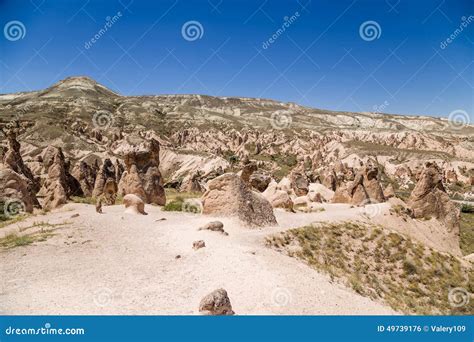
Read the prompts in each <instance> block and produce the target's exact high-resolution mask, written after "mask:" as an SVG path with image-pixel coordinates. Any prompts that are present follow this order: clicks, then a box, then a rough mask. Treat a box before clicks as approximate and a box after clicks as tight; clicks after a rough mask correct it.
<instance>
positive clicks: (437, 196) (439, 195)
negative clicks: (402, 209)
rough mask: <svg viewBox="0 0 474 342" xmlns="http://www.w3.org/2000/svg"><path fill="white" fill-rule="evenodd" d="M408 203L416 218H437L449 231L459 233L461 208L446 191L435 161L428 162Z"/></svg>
mask: <svg viewBox="0 0 474 342" xmlns="http://www.w3.org/2000/svg"><path fill="white" fill-rule="evenodd" d="M408 205H409V206H410V208H411V210H412V212H413V217H414V218H432V217H434V218H437V219H438V220H440V221H442V222H443V223H444V224H445V225H446V228H447V230H448V232H452V234H453V235H454V236H458V235H459V215H460V210H459V209H458V208H457V207H456V206H455V205H454V203H453V202H452V201H451V200H450V198H449V196H448V194H447V193H446V190H445V188H444V186H443V177H442V173H441V170H440V169H439V167H438V166H437V165H436V164H435V163H426V165H425V169H424V170H423V172H422V173H421V176H420V178H419V180H418V182H417V183H416V186H415V188H414V189H413V191H412V193H411V195H410V198H409V200H408Z"/></svg>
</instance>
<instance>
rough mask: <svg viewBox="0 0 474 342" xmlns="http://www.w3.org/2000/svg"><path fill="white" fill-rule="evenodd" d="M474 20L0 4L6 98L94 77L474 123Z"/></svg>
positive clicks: (301, 5)
mask: <svg viewBox="0 0 474 342" xmlns="http://www.w3.org/2000/svg"><path fill="white" fill-rule="evenodd" d="M473 15H474V1H469V0H450V1H446V2H444V1H443V0H431V1H425V0H417V1H414V0H387V1H385V0H377V1H376V0H341V1H334V0H320V1H316V0H312V1H310V0H298V1H296V0H293V1H286V0H281V1H270V0H268V1H265V0H253V1H250V0H242V1H237V0H225V1H222V0H209V1H208V0H203V1H200V0H162V1H144V0H142V1H139V0H120V1H118V0H110V1H107V0H102V1H100V0H90V1H87V0H85V1H77V0H69V1H59V0H31V1H30V0H0V28H1V29H2V33H3V35H0V93H11V92H17V91H27V90H36V89H42V88H45V87H48V86H50V85H51V84H53V83H55V82H57V81H58V80H60V79H63V78H65V77H68V76H74V75H87V76H90V77H92V78H94V79H95V80H97V81H98V82H100V83H102V84H104V85H105V86H107V87H109V88H111V89H113V90H115V91H116V92H119V93H121V94H123V95H145V94H176V93H184V94H190V93H192V94H196V93H197V94H207V95H219V96H247V97H264V98H271V99H275V100H281V101H291V102H296V103H299V104H302V105H306V106H311V107H317V108H325V109H333V110H347V111H382V112H387V113H400V114H426V115H434V116H448V114H449V113H450V112H452V111H455V110H464V111H466V112H468V113H469V115H471V118H472V113H473V109H474V96H473V95H474V93H473V87H474V77H473V76H474V61H473V57H474V17H470V16H473ZM114 16H116V17H115V19H112V18H113V17H114ZM107 19H110V20H112V21H113V23H112V24H111V25H109V27H107V30H106V31H105V32H102V33H100V31H101V29H104V26H106V23H107ZM110 20H109V23H110ZM12 21H19V22H20V23H21V24H22V25H23V27H24V31H23V28H22V27H20V35H19V36H15V32H13V31H8V30H7V28H10V29H11V26H14V25H15V24H17V23H15V22H13V24H12V23H11V22H12ZM190 21H194V22H198V24H197V25H198V26H196V27H197V30H198V31H199V34H198V36H197V37H195V36H192V35H191V36H187V35H186V34H185V36H183V33H182V31H183V30H182V29H183V25H185V24H186V23H188V22H190ZM285 21H286V22H287V25H286V26H285V25H284V23H285ZM366 22H369V23H368V24H366V25H368V26H369V28H370V26H371V25H372V27H373V28H374V29H375V33H376V34H375V36H371V35H370V29H369V31H368V32H369V33H368V34H366V33H362V35H361V30H360V28H361V25H362V26H363V27H364V26H365V25H363V24H364V23H366ZM370 22H372V23H370ZM373 22H375V23H373ZM463 22H464V23H465V25H464V27H463V30H462V32H458V33H455V31H456V29H459V28H460V26H462V23H463ZM9 24H10V25H9ZM282 27H285V29H284V31H282V30H281V28H282ZM201 28H202V30H201ZM279 29H280V31H279ZM191 31H192V30H191ZM362 32H364V31H363V30H362ZM373 32H374V31H373ZM452 34H454V35H455V38H454V39H453V40H452V41H451V42H450V43H446V44H443V46H441V45H442V43H443V42H446V39H447V38H449V37H450V36H451V35H452ZM95 35H98V37H99V39H97V40H96V41H95V42H93V43H91V39H92V38H93V37H94V36H95ZM272 36H273V37H274V38H275V39H274V40H273V42H271V43H269V39H270V38H271V37H272ZM7 38H8V39H7ZM18 38H19V39H18ZM185 38H187V39H185ZM194 38H197V39H195V40H193V39H194ZM363 38H365V39H363ZM87 42H89V43H90V44H89V46H88V48H86V46H85V45H86V43H87ZM265 42H267V44H265V45H266V46H265V47H266V48H264V46H263V45H264V43H265ZM471 122H472V120H471Z"/></svg>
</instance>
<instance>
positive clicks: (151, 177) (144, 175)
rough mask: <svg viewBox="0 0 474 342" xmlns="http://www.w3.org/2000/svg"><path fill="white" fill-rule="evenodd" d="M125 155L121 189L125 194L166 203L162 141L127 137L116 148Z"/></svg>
mask: <svg viewBox="0 0 474 342" xmlns="http://www.w3.org/2000/svg"><path fill="white" fill-rule="evenodd" d="M114 153H115V154H117V155H120V156H122V157H123V159H124V161H125V169H126V170H125V172H124V173H123V175H122V179H121V180H120V184H119V189H120V192H121V193H122V194H123V195H127V194H131V193H132V194H136V195H137V196H139V197H141V198H142V200H143V201H144V202H145V203H154V204H158V205H165V204H166V196H165V190H164V188H163V178H162V176H161V173H160V171H159V169H158V167H159V166H160V157H159V155H160V143H159V142H158V141H157V140H155V139H143V138H140V137H127V139H125V140H124V141H123V142H122V143H121V144H120V145H119V146H117V147H116V148H115V150H114Z"/></svg>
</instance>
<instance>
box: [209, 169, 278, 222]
mask: <svg viewBox="0 0 474 342" xmlns="http://www.w3.org/2000/svg"><path fill="white" fill-rule="evenodd" d="M202 202H203V214H210V215H216V216H227V217H237V218H238V219H239V220H240V221H241V222H242V223H244V224H245V225H247V226H251V227H252V226H256V227H263V226H273V225H276V224H277V222H276V219H275V215H274V214H273V208H272V205H271V204H270V202H268V200H266V199H265V198H264V197H263V196H262V195H260V194H258V193H257V192H254V191H252V190H251V189H250V188H249V187H248V186H247V185H246V184H245V183H244V182H243V181H242V179H241V178H240V177H239V176H238V175H236V174H234V173H226V174H224V175H222V176H219V177H217V178H215V179H213V180H211V181H210V182H209V183H208V190H207V191H206V193H204V195H203V197H202Z"/></svg>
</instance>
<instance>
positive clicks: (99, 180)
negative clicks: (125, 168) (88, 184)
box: [92, 158, 116, 198]
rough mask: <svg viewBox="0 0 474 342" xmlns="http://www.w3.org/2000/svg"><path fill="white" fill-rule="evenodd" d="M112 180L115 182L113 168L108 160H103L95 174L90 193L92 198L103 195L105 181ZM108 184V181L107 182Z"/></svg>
mask: <svg viewBox="0 0 474 342" xmlns="http://www.w3.org/2000/svg"><path fill="white" fill-rule="evenodd" d="M109 179H111V180H113V181H115V182H116V179H115V167H114V164H113V163H112V161H111V160H110V159H109V158H106V159H105V160H104V163H103V164H102V166H101V167H100V169H99V172H97V177H96V179H95V184H94V190H93V191H92V197H94V198H98V197H99V196H101V195H102V194H104V188H105V184H106V183H107V180H109ZM109 183H110V181H109Z"/></svg>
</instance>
